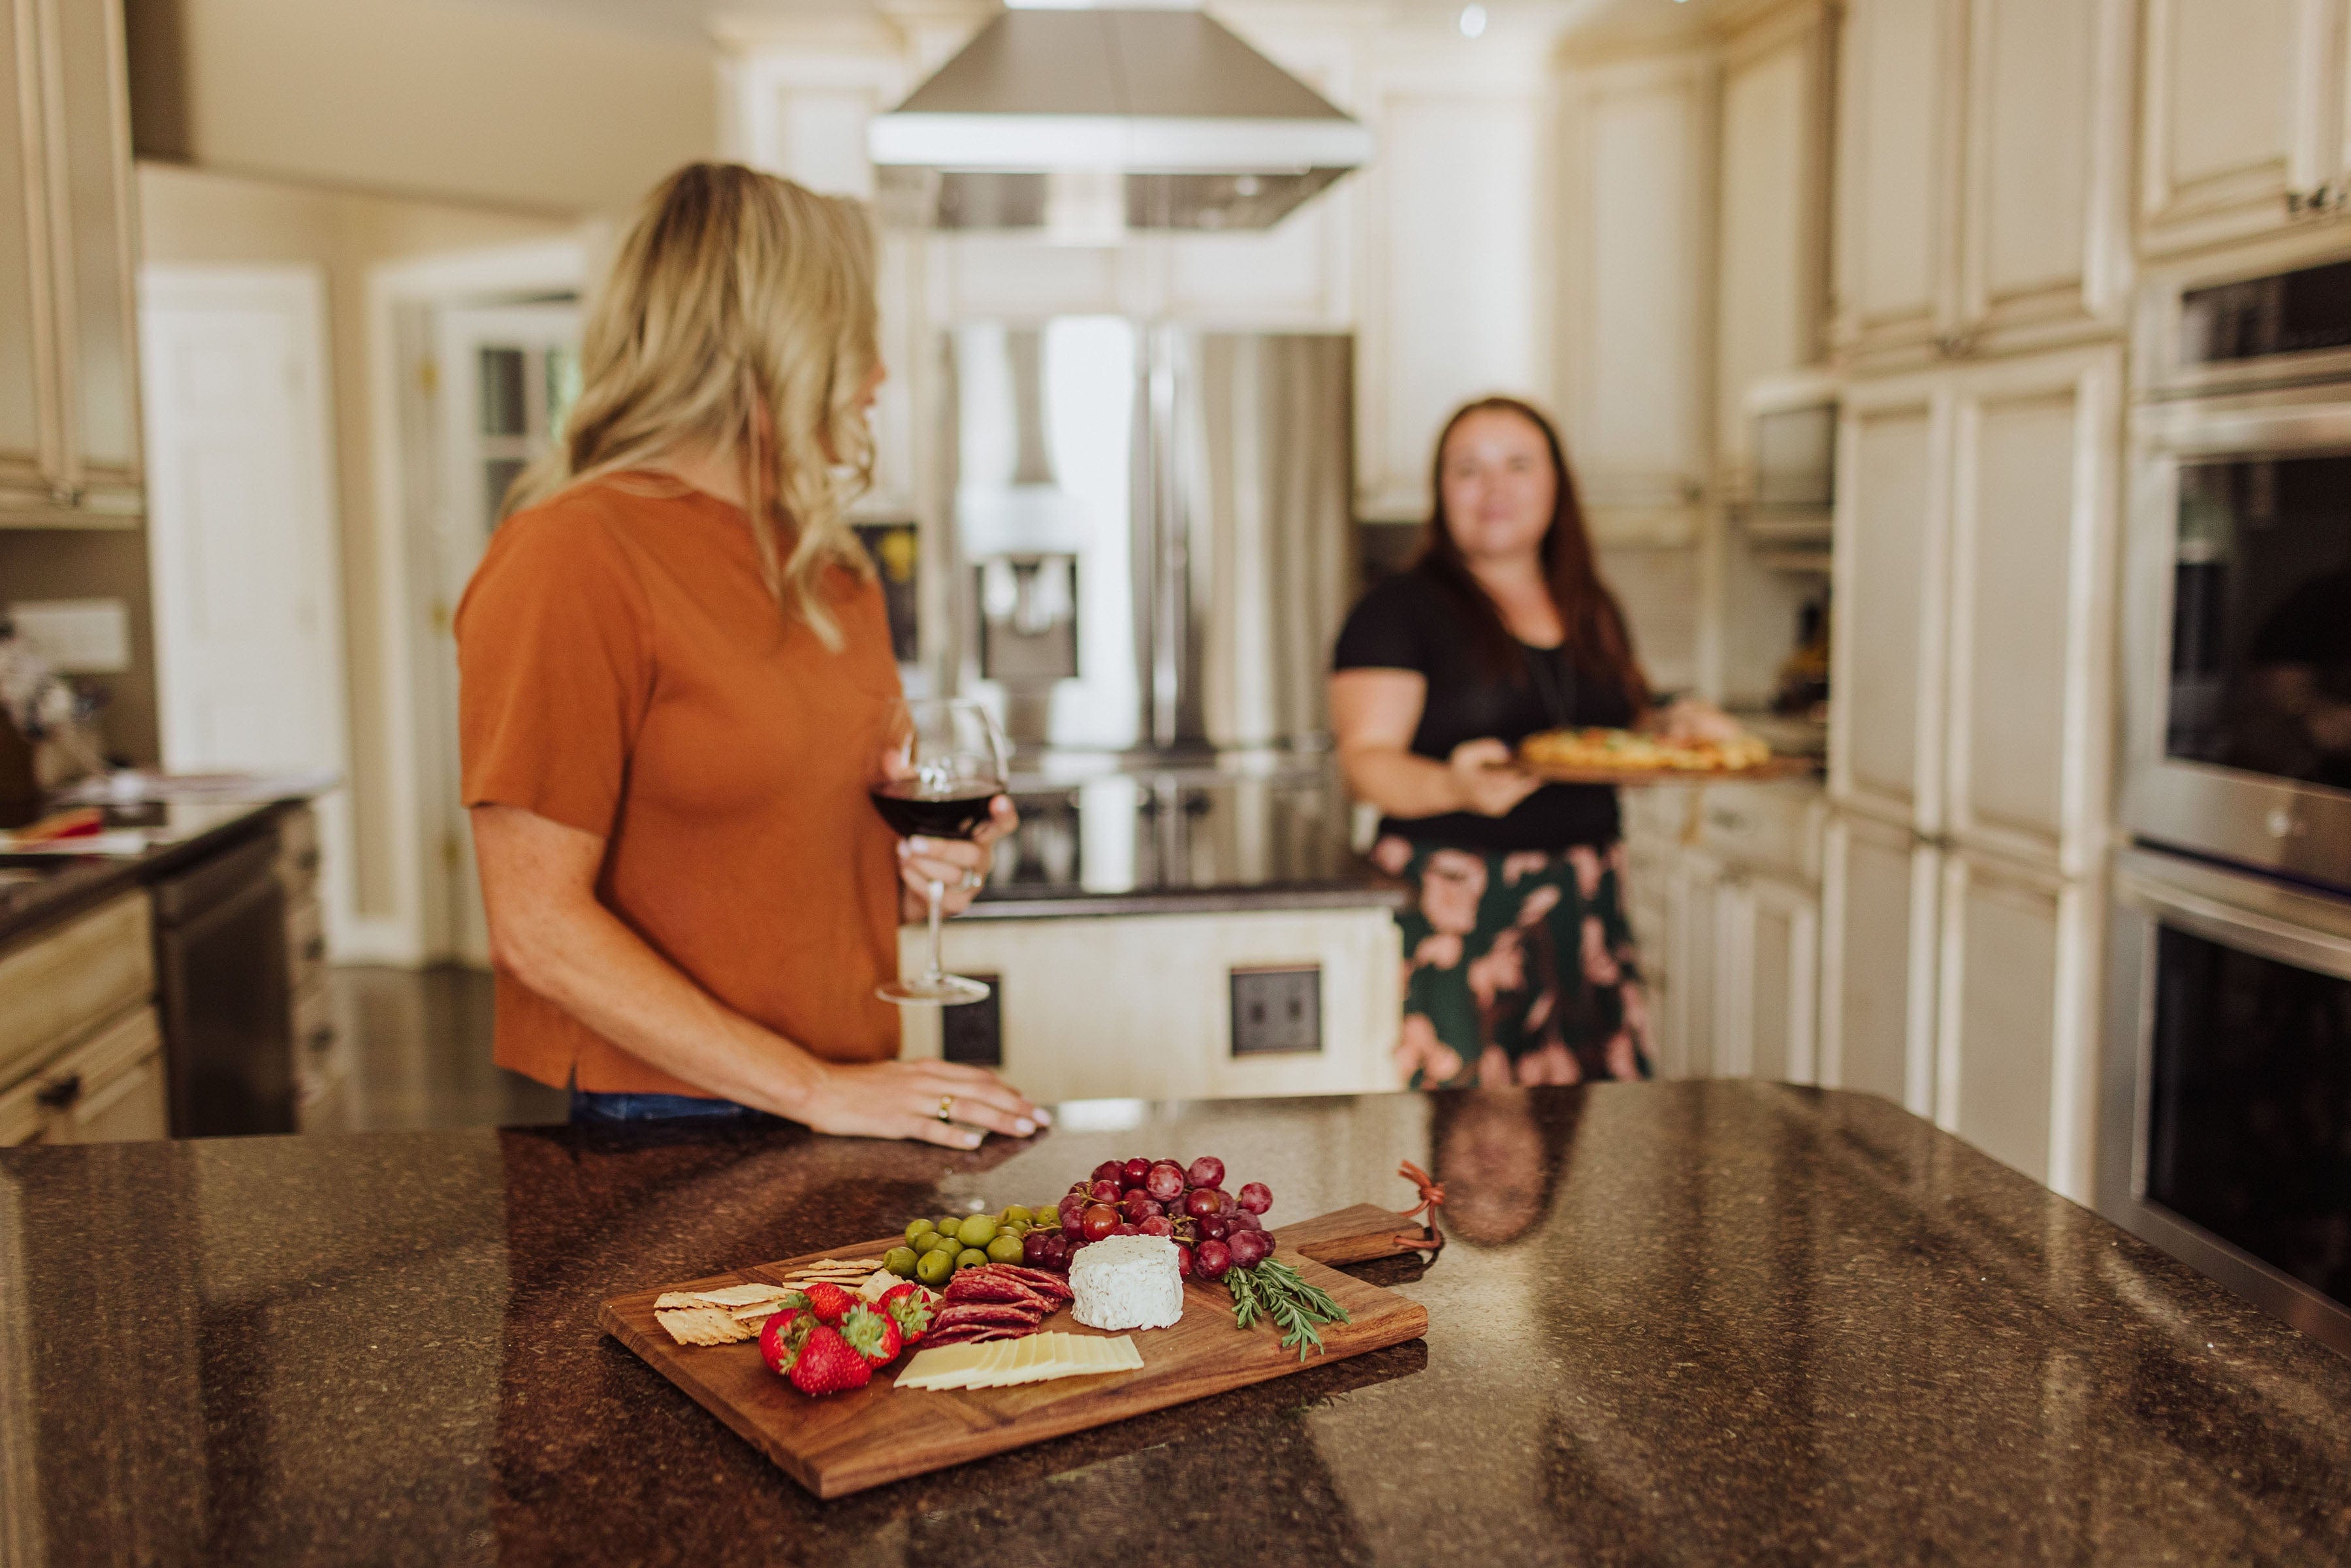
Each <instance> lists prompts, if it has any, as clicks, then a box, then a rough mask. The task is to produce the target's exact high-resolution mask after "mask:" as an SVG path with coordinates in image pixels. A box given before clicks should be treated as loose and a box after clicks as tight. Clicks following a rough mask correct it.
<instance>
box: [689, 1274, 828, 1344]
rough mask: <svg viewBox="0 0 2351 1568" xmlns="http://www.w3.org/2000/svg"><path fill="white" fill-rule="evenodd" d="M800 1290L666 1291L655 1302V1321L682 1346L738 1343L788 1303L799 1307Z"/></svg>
mask: <svg viewBox="0 0 2351 1568" xmlns="http://www.w3.org/2000/svg"><path fill="white" fill-rule="evenodd" d="M803 1300H804V1298H802V1297H801V1296H800V1293H799V1291H793V1290H788V1289H786V1288H785V1287H783V1286H781V1285H761V1284H747V1285H722V1286H719V1287H718V1288H717V1289H716V1290H710V1291H663V1292H662V1293H661V1295H660V1296H658V1297H657V1298H655V1299H654V1301H653V1321H654V1322H658V1323H659V1324H661V1326H662V1327H663V1328H664V1329H667V1330H668V1331H669V1336H670V1338H672V1339H674V1340H675V1341H677V1343H680V1344H737V1343H741V1342H742V1341H744V1340H747V1339H750V1338H752V1337H753V1336H754V1335H756V1334H757V1333H758V1332H759V1325H760V1323H761V1322H765V1321H766V1320H767V1319H768V1317H770V1316H772V1315H773V1314H774V1313H775V1312H778V1310H780V1309H781V1308H782V1307H784V1306H786V1305H787V1304H795V1305H796V1304H799V1303H800V1302H801V1301H803Z"/></svg>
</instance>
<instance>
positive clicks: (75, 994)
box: [0, 893, 155, 1082]
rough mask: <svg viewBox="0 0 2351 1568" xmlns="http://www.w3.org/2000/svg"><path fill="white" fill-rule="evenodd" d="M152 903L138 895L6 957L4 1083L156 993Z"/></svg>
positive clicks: (1, 1008) (0, 971)
mask: <svg viewBox="0 0 2351 1568" xmlns="http://www.w3.org/2000/svg"><path fill="white" fill-rule="evenodd" d="M150 933H151V924H150V917H149V915H148V910H147V895H146V894H143V893H130V894H123V895H122V896H121V897H120V898H118V899H116V900H114V902H112V903H111V904H102V905H100V906H99V908H97V909H93V910H91V911H90V912H89V914H87V915H81V916H79V917H78V918H77V919H74V920H70V921H68V922H67V923H66V924H65V925H61V926H59V927H57V929H55V930H52V931H49V932H47V933H45V934H43V935H41V936H35V937H33V938H32V939H31V940H30V941H28V942H26V944H24V945H23V946H18V947H15V948H12V949H11V950H10V951H9V952H8V953H7V954H6V955H5V956H0V1082H6V1081H7V1080H9V1079H11V1078H13V1077H15V1076H16V1073H17V1071H20V1070H21V1069H22V1068H24V1067H25V1066H27V1065H29V1064H30V1062H31V1061H33V1060H35V1059H37V1058H38V1057H40V1056H42V1055H45V1054H47V1052H49V1051H52V1050H54V1049H56V1048H57V1047H58V1046H61V1045H63V1044H65V1043H66V1042H67V1041H68V1040H72V1039H74V1038H75V1037H76V1036H78V1035H79V1034H81V1033H83V1032H84V1031H86V1030H89V1029H90V1028H91V1027H92V1026H94V1025H96V1024H99V1023H100V1022H102V1021H103V1020H105V1019H110V1018H112V1017H113V1016H114V1015H116V1014H117V1013H120V1011H122V1009H124V1008H126V1007H128V1006H130V1005H131V1003H133V1002H137V1001H141V1000H144V999H145V998H148V997H150V996H152V995H153V994H154V990H155V954H154V948H153V946H152V939H151V935H150Z"/></svg>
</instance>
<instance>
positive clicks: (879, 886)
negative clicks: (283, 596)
mask: <svg viewBox="0 0 2351 1568" xmlns="http://www.w3.org/2000/svg"><path fill="white" fill-rule="evenodd" d="M872 277H873V242H872V233H871V230H870V229H869V227H868V225H867V222H866V218H865V215H864V214H863V212H862V210H861V209H860V208H859V207H858V206H856V204H853V203H851V202H848V201H845V200H841V199H839V198H834V197H825V196H818V195H814V194H812V193H810V192H808V191H805V190H803V189H801V188H800V187H799V186H798V185H795V184H792V183H790V182H789V181H786V180H779V179H776V178H774V177H772V176H769V175H766V174H760V173H756V172H752V171H751V170H748V169H743V168H738V167H732V166H726V165H717V164H701V163H698V164H694V165H691V166H689V167H687V168H684V169H681V170H679V171H678V172H676V173H675V174H674V175H672V176H671V177H670V178H669V179H668V180H667V181H666V182H664V183H663V184H662V186H661V187H660V188H659V189H657V190H656V191H654V192H653V194H652V195H651V196H650V197H649V198H648V199H647V200H646V202H645V204H644V206H643V210H642V211H641V212H640V213H639V214H638V215H637V218H636V221H635V224H634V225H633V226H632V228H631V230H630V231H629V234H628V235H627V237H626V239H625V240H624V241H623V242H622V246H621V248H620V252H619V254H618V256H616V258H615V260H614V263H613V267H612V272H611V277H610V278H609V280H608V281H607V282H606V284H605V286H604V287H603V289H602V291H601V295H600V297H599V298H597V300H596V302H595V304H594V306H593V308H592V309H591V311H590V317H589V320H588V324H587V329H586V332H585V335H584V340H583V342H582V344H581V348H580V361H581V362H580V370H581V383H582V384H581V389H580V396H579V399H578V401H577V402H576V403H575V404H574V405H573V408H572V411H571V413H570V417H569V422H568V424H567V426H566V429H565V433H564V439H563V442H562V444H561V446H560V447H559V449H558V451H557V452H556V453H555V454H554V455H552V456H551V457H549V459H548V460H546V461H544V462H542V463H541V464H539V465H537V466H536V467H535V468H534V469H533V470H532V471H531V472H529V473H528V474H526V475H525V476H523V478H522V479H521V480H520V481H519V482H518V483H517V486H516V487H515V492H514V494H513V495H512V496H511V497H509V498H508V501H507V508H508V513H509V515H508V516H507V517H506V519H505V520H504V521H503V522H502V523H501V524H500V526H499V528H498V530H497V534H496V538H494V539H493V540H492V541H491V544H490V548H489V550H488V552H487V553H486V555H485V556H484V557H483V559H482V564H481V567H480V568H479V570H476V571H475V575H474V580H473V582H472V583H471V585H470V586H469V587H468V588H467V590H466V592H465V601H464V602H463V603H462V604H461V605H460V606H459V608H458V612H457V645H458V662H459V667H460V670H461V674H462V683H461V732H462V733H461V745H462V750H463V753H464V765H465V803H466V805H467V806H468V807H469V808H471V810H472V816H473V825H474V843H475V851H476V852H477V855H478V858H479V860H480V862H481V872H482V897H483V903H484V904H485V906H486V909H487V912H488V915H489V929H490V946H491V955H492V958H493V961H494V963H495V965H496V968H497V971H498V973H497V1026H496V1059H497V1061H499V1062H500V1063H501V1064H502V1065H505V1066H507V1067H510V1068H513V1069H515V1070H516V1071H520V1072H524V1073H527V1074H528V1075H529V1076H531V1077H533V1078H536V1079H538V1080H539V1081H540V1082H546V1083H552V1084H559V1085H560V1084H565V1083H569V1085H570V1086H571V1090H572V1114H573V1118H574V1120H583V1121H646V1120H656V1119H671V1118H684V1117H696V1118H705V1119H729V1120H732V1119H738V1118H745V1117H749V1116H753V1115H756V1114H758V1113H768V1114H772V1115H776V1116H781V1117H786V1118H789V1119H790V1120H792V1121H795V1122H799V1123H804V1124H807V1125H809V1126H810V1127H812V1128H815V1129H816V1130H817V1131H819V1132H824V1133H845V1134H863V1135H867V1136H872V1137H886V1138H920V1139H925V1140H928V1141H930V1142H932V1143H937V1144H945V1145H950V1146H953V1147H960V1148H970V1147H975V1146H977V1145H978V1144H979V1142H980V1140H981V1139H982V1137H983V1136H984V1135H985V1134H986V1133H987V1132H997V1133H1002V1134H1010V1135H1013V1136H1021V1135H1025V1134H1029V1133H1033V1132H1035V1131H1036V1130H1037V1128H1038V1126H1039V1125H1040V1124H1042V1123H1043V1122H1044V1121H1045V1119H1046V1117H1045V1113H1044V1112H1042V1111H1040V1109H1039V1108H1038V1107H1036V1106H1035V1105H1033V1104H1031V1103H1029V1101H1028V1100H1027V1099H1026V1098H1025V1097H1024V1096H1022V1095H1021V1094H1020V1093H1019V1091H1017V1090H1015V1089H1013V1088H1011V1087H1010V1086H1009V1085H1008V1084H1006V1083H1004V1082H1002V1081H1001V1080H999V1079H998V1078H997V1077H996V1076H995V1075H994V1074H993V1073H990V1072H987V1071H984V1070H981V1069H978V1068H975V1067H967V1066H962V1065H958V1064H956V1063H951V1062H941V1061H920V1062H915V1061H906V1062H902V1061H895V1060H894V1058H895V1056H896V1054H897V1045H898V1021H897V1017H896V1013H895V1010H894V1009H892V1008H891V1007H890V1006H889V1005H888V1004H886V1003H884V1002H883V1001H881V1000H879V999H877V998H875V996H874V986H875V984H876V982H877V981H879V980H882V979H885V978H888V977H891V976H893V975H894V974H895V972H896V968H897V964H896V952H897V925H898V924H899V921H900V920H901V919H902V918H903V917H904V916H906V915H908V914H909V913H910V912H911V910H912V909H914V908H916V907H919V905H917V904H913V903H912V902H911V901H912V900H913V899H914V896H915V894H916V891H917V890H921V889H925V888H926V887H927V886H928V885H929V884H930V883H934V882H937V883H946V885H947V887H948V888H949V890H950V893H949V903H948V908H949V909H950V911H954V910H957V909H960V908H961V907H962V906H963V905H964V904H967V903H968V902H969V899H970V895H971V890H972V889H974V888H976V887H977V885H978V884H979V879H980V877H981V876H982V875H983V874H984V873H985V872H986V869H987V863H988V857H989V852H990V851H989V847H988V846H989V845H990V844H992V843H993V842H994V841H996V840H997V839H998V838H1000V837H1001V836H1002V835H1003V833H1004V832H1005V831H1008V829H1009V828H1010V827H1011V826H1012V825H1013V824H1014V821H1015V819H1014V818H1013V815H1012V811H1011V807H1010V803H1009V802H1008V801H1006V800H1001V799H999V800H997V801H996V802H995V810H994V817H993V819H992V821H991V822H990V823H989V824H987V826H985V827H983V829H982V830H981V833H980V836H979V838H978V840H977V841H975V842H971V843H964V842H945V841H928V840H923V839H909V840H905V841H898V840H896V839H894V838H893V836H892V834H891V832H890V831H889V830H888V829H887V828H886V827H884V826H883V823H882V821H881V819H880V818H879V817H878V816H877V815H876V814H875V812H874V810H873V808H872V805H871V804H870V803H869V801H868V800H867V797H866V779H867V772H868V765H869V763H870V762H871V760H872V758H873V757H875V756H876V755H878V753H879V752H880V750H881V748H882V747H883V741H884V739H885V735H886V731H887V729H888V727H890V726H891V725H892V724H893V722H894V721H895V718H896V715H897V712H898V705H899V703H900V692H899V686H898V671H897V665H896V664H895V663H894V662H893V658H892V656H891V652H890V638H889V631H888V626H887V622H886V620H885V617H884V614H883V602H882V595H881V591H880V589H879V587H878V586H877V585H876V583H875V581H874V579H873V573H872V566H871V563H870V562H868V561H867V559H866V558H865V556H864V553H863V552H862V550H861V549H860V548H859V546H858V544H857V541H856V538H855V536H854V535H853V534H852V533H851V532H850V531H849V529H848V528H847V526H846V524H845V523H844V522H843V520H842V507H843V505H844V504H845V501H846V500H847V499H848V497H849V496H850V495H852V494H853V491H854V488H855V487H858V486H862V484H863V483H864V481H865V478H866V476H868V474H869V473H870V471H871V467H872V438H871V435H870V434H869V433H868V429H867V424H866V413H867V411H868V409H869V408H870V406H871V405H872V401H873V394H874V390H875V388H876V387H877V386H879V385H880V383H881V381H882V377H883V366H882V362H881V359H880V356H879V353H878V351H877V350H876V347H875V340H874V301H873V281H872Z"/></svg>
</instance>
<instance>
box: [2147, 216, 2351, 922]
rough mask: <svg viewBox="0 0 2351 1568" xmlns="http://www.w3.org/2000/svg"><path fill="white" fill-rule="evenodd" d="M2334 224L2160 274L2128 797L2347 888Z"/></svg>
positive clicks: (2349, 616)
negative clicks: (2215, 266)
mask: <svg viewBox="0 0 2351 1568" xmlns="http://www.w3.org/2000/svg"><path fill="white" fill-rule="evenodd" d="M2296 243H2297V244H2298V245H2301V246H2304V247H2305V249H2306V246H2307V242H2303V241H2297V242H2296ZM2335 244H2336V245H2337V246H2338V254H2336V255H2334V256H2313V255H2309V254H2300V255H2294V254H2292V253H2284V254H2273V253H2264V254H2263V255H2260V256H2254V257H2252V258H2251V259H2250V260H2247V261H2243V262H2241V263H2240V264H2239V265H2238V266H2236V267H2234V268H2232V269H2231V270H2229V271H2225V272H2220V273H2210V272H2204V273H2197V272H2180V273H2175V274H2173V275H2171V276H2169V277H2158V278H2156V279H2154V280H2152V281H2151V284H2150V287H2149V289H2148V292H2147V300H2148V302H2149V303H2147V305H2146V306H2145V307H2144V308H2143V315H2142V322H2141V342H2140V353H2139V359H2140V361H2141V371H2140V382H2139V388H2138V392H2139V396H2138V401H2137V405H2136V407H2135V408H2134V410H2133V414H2132V428H2133V439H2134V445H2135V465H2134V480H2133V497H2132V505H2131V511H2130V520H2129V529H2130V538H2129V541H2128V549H2127V559H2128V562H2129V573H2130V580H2129V583H2128V591H2127V592H2126V596H2125V606H2126V609H2125V615H2126V643H2127V657H2126V663H2125V669H2126V681H2127V690H2126V696H2125V708H2126V727H2127V735H2126V767H2125V774H2124V790H2123V801H2122V810H2123V820H2124V821H2125V824H2126V826H2127V828H2128V829H2129V831H2130V832H2131V833H2132V835H2133V836H2134V837H2136V838H2137V839H2138V840H2140V841H2143V842H2153V843H2158V844H2163V845H2168V846H2172V847H2176V848H2179V849H2182V850H2187V851H2189V852H2194V853H2198V854H2203V855H2209V856H2213V857H2217V858H2219V859H2222V860H2226V861H2231V862H2237V863H2239V864H2242V865H2248V866H2254V867H2261V868H2265V869H2268V870H2272V871H2277V872H2282V873H2287V874H2289V875H2292V876H2294V877H2299V878H2304V879H2308V880H2311V881H2314V882H2321V883H2328V884H2331V885H2333V886H2335V887H2341V888H2346V889H2351V257H2346V256H2342V255H2340V254H2339V246H2340V240H2339V239H2337V240H2336V242H2335ZM2265 267H2266V268H2267V270H2263V269H2264V268H2265Z"/></svg>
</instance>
